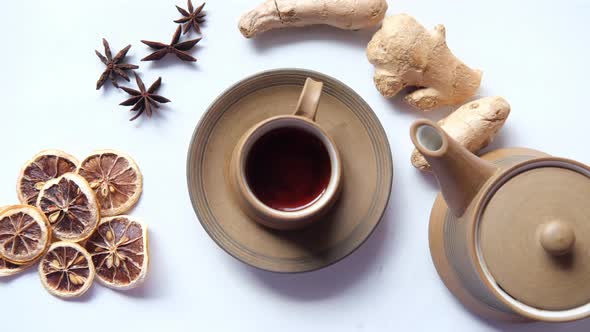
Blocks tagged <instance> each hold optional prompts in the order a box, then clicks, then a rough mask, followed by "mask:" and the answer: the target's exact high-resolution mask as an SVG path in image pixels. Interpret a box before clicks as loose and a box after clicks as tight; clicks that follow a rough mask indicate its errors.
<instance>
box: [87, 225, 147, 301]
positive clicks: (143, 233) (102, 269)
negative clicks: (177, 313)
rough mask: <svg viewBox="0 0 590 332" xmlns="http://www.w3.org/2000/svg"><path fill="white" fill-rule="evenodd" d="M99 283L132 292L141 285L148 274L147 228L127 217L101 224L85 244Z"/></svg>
mask: <svg viewBox="0 0 590 332" xmlns="http://www.w3.org/2000/svg"><path fill="white" fill-rule="evenodd" d="M86 249H87V250H88V252H89V253H90V255H92V261H93V263H94V266H95V267H96V276H97V277H98V280H99V281H100V282H101V283H102V284H104V285H106V286H107V287H111V288H115V289H121V290H124V289H130V288H134V287H136V286H138V285H140V284H141V282H143V280H144V279H145V276H146V274H147V270H148V263H149V256H148V235H147V228H146V226H145V225H144V224H143V223H142V222H140V221H138V220H136V219H133V218H132V217H130V216H117V217H111V218H104V219H102V220H101V222H100V224H99V225H98V228H97V229H96V232H95V233H94V234H93V235H92V237H90V238H89V239H88V241H87V242H86Z"/></svg>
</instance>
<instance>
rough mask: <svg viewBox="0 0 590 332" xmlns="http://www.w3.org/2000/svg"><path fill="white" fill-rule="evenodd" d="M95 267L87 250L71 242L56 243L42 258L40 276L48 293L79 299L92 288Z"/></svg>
mask: <svg viewBox="0 0 590 332" xmlns="http://www.w3.org/2000/svg"><path fill="white" fill-rule="evenodd" d="M94 275H95V272H94V265H93V264H92V259H91V257H90V255H89V254H88V252H87V251H86V249H84V248H82V247H81V246H80V245H78V244H76V243H71V242H55V243H54V244H52V245H51V247H49V250H48V251H47V253H46V254H45V256H43V258H41V263H40V264H39V276H40V277H41V283H43V286H44V287H45V289H47V291H48V292H49V293H51V294H53V295H55V296H59V297H65V298H68V297H77V296H80V295H82V294H84V293H86V291H87V290H88V289H89V288H90V286H91V285H92V281H93V280H94Z"/></svg>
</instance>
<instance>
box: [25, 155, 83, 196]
mask: <svg viewBox="0 0 590 332" xmlns="http://www.w3.org/2000/svg"><path fill="white" fill-rule="evenodd" d="M77 167H78V160H77V159H76V158H74V157H73V156H71V155H69V154H67V153H65V152H62V151H59V150H45V151H41V152H39V153H38V154H37V155H35V156H34V157H33V158H32V159H31V160H29V161H28V162H27V163H26V164H25V165H24V166H23V168H22V169H21V171H20V174H19V176H18V180H17V182H16V193H17V195H18V199H19V201H20V202H21V203H22V204H28V205H35V203H37V196H38V195H39V191H41V188H42V187H43V185H44V184H45V182H47V181H49V180H52V179H55V178H57V177H60V176H62V175H63V174H65V173H68V172H75V171H76V168H77Z"/></svg>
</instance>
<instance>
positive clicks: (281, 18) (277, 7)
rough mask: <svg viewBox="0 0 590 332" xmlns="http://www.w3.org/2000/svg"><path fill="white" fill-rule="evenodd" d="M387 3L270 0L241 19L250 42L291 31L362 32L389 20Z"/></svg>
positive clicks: (354, 0) (242, 30)
mask: <svg viewBox="0 0 590 332" xmlns="http://www.w3.org/2000/svg"><path fill="white" fill-rule="evenodd" d="M386 11H387V1H386V0H266V1H265V2H264V3H262V4H260V5H259V6H258V7H256V8H255V9H253V10H251V11H249V12H247V13H245V14H244V15H242V17H241V18H240V23H239V28H240V32H241V33H242V35H244V37H246V38H252V37H254V36H256V35H257V34H259V33H262V32H265V31H268V30H271V29H276V28H287V27H303V26H307V25H314V24H326V25H331V26H334V27H337V28H340V29H346V30H358V29H362V28H366V27H370V26H373V25H376V24H378V23H379V22H381V21H382V20H383V18H384V17H385V12H386Z"/></svg>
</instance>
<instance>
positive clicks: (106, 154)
mask: <svg viewBox="0 0 590 332" xmlns="http://www.w3.org/2000/svg"><path fill="white" fill-rule="evenodd" d="M78 174H80V175H81V176H82V177H84V178H85V179H86V180H87V181H88V183H90V187H91V188H92V189H94V191H95V192H96V196H97V198H98V202H99V203H100V207H101V210H100V213H101V215H103V216H105V217H109V216H116V215H119V214H122V213H124V212H126V211H128V210H129V209H130V208H131V207H133V205H135V203H137V201H138V200H139V196H140V195H141V190H142V176H141V173H140V171H139V168H138V167H137V164H136V163H135V161H133V159H131V157H129V156H128V155H126V154H124V153H121V152H117V151H113V150H101V151H96V152H94V153H93V154H91V155H90V156H88V157H87V158H86V159H84V160H83V161H82V162H81V163H80V166H79V167H78Z"/></svg>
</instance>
